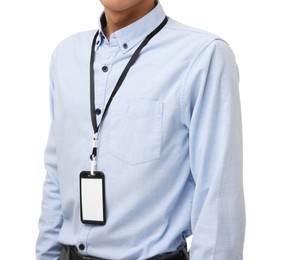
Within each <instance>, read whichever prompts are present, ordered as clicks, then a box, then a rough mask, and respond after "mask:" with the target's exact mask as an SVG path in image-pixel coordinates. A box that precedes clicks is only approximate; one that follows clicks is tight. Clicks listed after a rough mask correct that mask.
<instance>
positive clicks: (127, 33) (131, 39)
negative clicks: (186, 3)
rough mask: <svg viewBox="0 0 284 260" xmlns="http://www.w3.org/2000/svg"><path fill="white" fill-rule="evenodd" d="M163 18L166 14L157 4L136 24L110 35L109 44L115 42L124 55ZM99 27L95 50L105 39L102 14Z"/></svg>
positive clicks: (104, 24) (103, 16)
mask: <svg viewBox="0 0 284 260" xmlns="http://www.w3.org/2000/svg"><path fill="white" fill-rule="evenodd" d="M165 16H166V14H165V12H164V10H163V8H162V6H161V4H160V3H159V2H157V5H156V7H155V8H154V9H153V10H152V11H151V12H149V13H148V14H146V15H145V16H143V17H142V18H140V19H139V20H137V21H136V22H134V23H132V24H130V25H128V26H126V27H124V28H122V29H120V30H118V31H116V32H114V33H113V34H112V35H111V37H110V39H109V42H110V43H112V42H114V41H116V42H117V44H118V45H119V47H120V49H121V51H122V52H123V53H126V52H128V51H129V50H131V49H132V48H133V47H134V46H135V45H136V44H137V43H139V42H140V41H142V40H143V39H144V38H145V37H146V36H147V35H148V34H149V33H151V32H152V31H153V30H154V29H156V28H157V27H158V26H159V24H160V23H161V22H162V21H163V20H164V18H165ZM99 25H100V29H99V32H100V37H99V40H98V41H97V48H98V47H99V46H100V45H101V43H102V42H103V41H104V39H106V37H105V35H104V28H105V26H106V20H105V15H104V13H103V14H102V15H101V18H100V21H99Z"/></svg>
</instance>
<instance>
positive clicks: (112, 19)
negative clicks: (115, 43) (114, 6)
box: [105, 0, 156, 39]
mask: <svg viewBox="0 0 284 260" xmlns="http://www.w3.org/2000/svg"><path fill="white" fill-rule="evenodd" d="M155 5H156V4H155V1H153V0H144V1H141V2H140V3H138V4H137V5H134V6H132V7H130V8H127V9H126V10H122V11H112V10H110V9H107V8H105V17H106V22H107V25H106V29H105V35H106V37H107V38H108V39H109V38H110V36H111V34H112V33H114V32H115V31H117V30H119V29H121V28H123V27H126V26H127V25H129V24H131V23H134V22H135V21H137V20H139V19H140V18H142V17H143V16H145V15H146V14H147V13H149V12H150V11H151V10H153V9H154V8H155Z"/></svg>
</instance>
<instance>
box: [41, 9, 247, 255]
mask: <svg viewBox="0 0 284 260" xmlns="http://www.w3.org/2000/svg"><path fill="white" fill-rule="evenodd" d="M164 17H165V13H164V11H163V9H162V7H161V5H160V4H158V5H157V6H156V8H155V9H154V10H152V11H151V12H150V13H148V14H147V15H146V16H144V17H143V18H142V19H140V20H138V21H136V22H135V23H133V24H131V25H129V26H127V27H125V28H123V29H121V30H119V31H116V32H115V33H113V34H112V35H111V37H110V39H109V40H107V39H106V38H105V37H104V34H103V30H102V27H103V25H102V26H101V30H100V36H99V37H98V42H97V44H96V47H95V51H96V60H95V64H94V70H95V92H96V96H95V104H96V108H99V109H100V110H101V113H100V115H98V116H97V118H98V122H100V120H101V115H102V112H103V110H104V106H105V105H106V102H107V100H108V98H109V96H110V94H111V92H112V90H113V88H114V86H115V84H116V82H117V80H118V77H119V76H120V74H121V72H122V70H123V69H124V67H125V65H126V63H127V62H128V61H129V59H130V57H131V55H132V54H133V52H134V51H135V50H136V48H137V47H138V46H139V44H140V43H141V41H142V40H143V39H144V38H145V36H146V35H147V34H149V33H150V32H151V31H153V30H154V29H155V28H156V27H157V26H158V25H159V24H160V23H161V22H162V20H163V19H164ZM95 32H96V31H95V30H94V31H89V32H83V33H79V34H76V35H74V36H71V37H70V38H68V39H66V40H64V41H63V42H62V43H60V44H59V46H58V47H57V48H56V50H55V52H54V54H53V56H52V61H51V73H50V75H51V88H50V92H51V114H52V122H51V128H50V135H49V140H48V144H47V148H46V152H45V164H46V170H47V175H46V179H45V183H44V194H43V202H42V215H41V218H40V222H39V228H40V232H39V237H38V242H37V260H57V259H58V256H59V254H60V250H61V248H62V244H65V245H74V246H76V247H77V248H78V251H79V252H80V253H81V254H83V255H91V256H96V257H100V258H105V259H115V260H117V259H123V260H125V259H127V260H130V259H131V260H134V259H135V260H138V259H147V258H150V257H152V256H154V255H157V254H162V253H165V252H171V251H174V250H176V248H177V247H178V246H179V245H181V244H182V243H183V242H184V241H185V239H186V237H188V236H191V235H193V240H192V245H191V248H190V259H191V260H241V259H243V257H242V251H243V242H244V229H245V209H244V196H243V183H242V182H243V180H242V131H241V113H240V101H239V93H238V69H237V66H236V62H235V58H234V55H233V53H232V51H231V49H230V47H229V46H228V44H227V43H226V42H224V41H223V40H222V39H220V38H219V37H217V36H216V35H213V34H210V33H207V32H204V31H201V30H198V29H194V28H191V27H188V26H185V25H182V24H180V23H178V22H176V21H174V20H173V19H171V18H170V19H169V21H168V23H167V24H166V26H165V27H164V28H163V29H162V30H161V31H160V32H159V33H158V34H157V35H156V36H155V37H154V38H153V39H152V40H151V41H150V42H149V43H148V45H147V46H146V47H145V48H144V49H143V50H142V52H141V54H140V57H139V59H138V60H137V62H136V63H135V64H134V66H133V67H132V68H131V69H130V71H129V73H128V75H127V77H126V79H125V81H124V82H123V84H122V86H121V88H120V90H119V91H118V93H117V94H116V96H115V98H114V100H113V102H112V104H111V106H110V109H109V111H108V113H107V116H106V118H105V120H104V121H103V124H102V125H101V127H100V131H99V148H98V157H97V162H98V165H97V169H98V170H100V171H103V172H104V174H105V179H106V205H107V221H106V225H104V226H96V225H84V224H82V223H81V221H80V202H79V198H80V197H79V174H80V172H81V171H83V170H89V169H90V159H89V156H90V154H91V151H92V137H93V128H92V124H91V116H90V92H89V59H90V51H91V43H92V39H93V36H94V34H95ZM104 66H106V67H104ZM103 67H104V68H103ZM97 112H98V113H99V112H100V111H97Z"/></svg>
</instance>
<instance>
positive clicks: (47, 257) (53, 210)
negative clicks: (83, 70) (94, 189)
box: [36, 58, 63, 260]
mask: <svg viewBox="0 0 284 260" xmlns="http://www.w3.org/2000/svg"><path fill="white" fill-rule="evenodd" d="M50 86H51V87H50V103H51V105H50V108H51V126H50V132H49V138H48V143H47V146H46V150H45V156H44V160H45V168H46V177H45V181H44V187H43V198H42V213H41V216H40V219H39V235H38V239H37V243H36V257H37V258H36V259H37V260H57V259H58V257H59V254H60V251H61V248H62V245H61V244H60V243H59V242H58V234H59V231H60V228H61V226H62V220H63V218H62V212H61V203H60V190H59V181H58V175H57V157H56V140H55V135H54V123H53V102H54V98H53V91H54V62H53V58H52V61H51V66H50Z"/></svg>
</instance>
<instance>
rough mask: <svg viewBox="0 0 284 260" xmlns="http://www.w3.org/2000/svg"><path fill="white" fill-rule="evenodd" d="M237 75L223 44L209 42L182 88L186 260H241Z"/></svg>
mask: <svg viewBox="0 0 284 260" xmlns="http://www.w3.org/2000/svg"><path fill="white" fill-rule="evenodd" d="M238 82H239V75H238V69H237V65H236V62H235V57H234V54H233V52H232V51H231V49H230V47H229V46H228V44H227V43H225V42H224V41H222V40H214V41H213V42H211V43H210V44H209V45H208V46H206V47H205V48H204V50H203V51H202V52H201V54H200V55H199V56H198V57H197V58H196V60H195V62H194V64H193V65H192V66H191V69H190V72H189V74H188V78H187V82H186V87H185V95H184V96H185V100H184V105H185V106H186V109H185V121H186V124H187V126H188V129H189V140H190V141H189V154H190V165H191V168H190V171H191V174H192V177H193V180H194V182H195V191H194V196H193V201H192V212H191V229H192V234H193V239H192V244H191V248H190V259H191V260H201V259H202V260H205V259H206V260H242V259H243V243H244V233H245V205H244V193H243V177H242V125H241V109H240V99H239V90H238Z"/></svg>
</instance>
